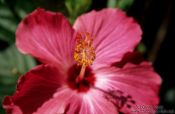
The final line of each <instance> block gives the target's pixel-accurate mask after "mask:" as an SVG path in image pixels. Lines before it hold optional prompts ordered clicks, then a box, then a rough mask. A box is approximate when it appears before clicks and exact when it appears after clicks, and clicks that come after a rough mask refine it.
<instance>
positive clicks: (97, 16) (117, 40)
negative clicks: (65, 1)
mask: <svg viewBox="0 0 175 114" xmlns="http://www.w3.org/2000/svg"><path fill="white" fill-rule="evenodd" d="M74 28H75V30H77V31H80V32H88V33H90V34H91V35H92V37H94V42H93V45H94V47H95V50H96V60H95V61H94V63H107V64H110V63H112V62H116V61H120V60H121V58H122V56H123V55H124V54H125V53H126V52H130V51H133V49H134V48H135V46H136V45H137V44H138V43H139V41H140V39H141V34H142V31H141V29H140V26H139V25H138V24H137V23H136V22H135V21H134V19H133V18H129V17H127V16H126V14H125V13H124V12H123V11H121V10H119V9H109V8H108V9H103V10H101V11H92V12H90V13H87V14H84V15H82V16H80V17H79V18H78V19H77V20H76V22H75V24H74Z"/></svg>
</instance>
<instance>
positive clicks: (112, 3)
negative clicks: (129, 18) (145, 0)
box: [107, 0, 134, 11]
mask: <svg viewBox="0 0 175 114" xmlns="http://www.w3.org/2000/svg"><path fill="white" fill-rule="evenodd" d="M133 3H134V0H108V3H107V6H108V7H112V8H115V7H117V8H120V9H122V10H125V11H127V10H128V9H129V8H130V7H131V5H132V4H133Z"/></svg>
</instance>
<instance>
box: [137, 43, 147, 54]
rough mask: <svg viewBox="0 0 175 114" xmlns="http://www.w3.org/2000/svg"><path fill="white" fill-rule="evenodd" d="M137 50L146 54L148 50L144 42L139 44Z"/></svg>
mask: <svg viewBox="0 0 175 114" xmlns="http://www.w3.org/2000/svg"><path fill="white" fill-rule="evenodd" d="M137 51H138V52H140V53H143V54H144V53H145V52H146V51H147V50H146V46H145V45H144V44H143V43H140V44H139V45H138V46H137Z"/></svg>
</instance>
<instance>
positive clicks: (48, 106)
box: [34, 87, 81, 114]
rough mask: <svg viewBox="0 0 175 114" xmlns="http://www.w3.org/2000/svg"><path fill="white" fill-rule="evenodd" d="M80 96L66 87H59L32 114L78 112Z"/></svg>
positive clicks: (73, 113) (69, 113) (75, 113)
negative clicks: (51, 96) (50, 97)
mask: <svg viewBox="0 0 175 114" xmlns="http://www.w3.org/2000/svg"><path fill="white" fill-rule="evenodd" d="M80 101H81V97H80V96H78V95H77V93H75V92H73V91H72V90H70V89H69V88H67V87H65V88H64V87H63V88H61V89H59V90H58V91H57V92H56V94H55V95H54V96H53V98H52V99H50V100H48V101H47V102H45V103H44V104H43V105H42V106H41V107H40V108H39V109H38V110H37V111H36V112H35V113H34V114H64V113H65V114H78V113H77V109H79V107H80V103H81V102H80Z"/></svg>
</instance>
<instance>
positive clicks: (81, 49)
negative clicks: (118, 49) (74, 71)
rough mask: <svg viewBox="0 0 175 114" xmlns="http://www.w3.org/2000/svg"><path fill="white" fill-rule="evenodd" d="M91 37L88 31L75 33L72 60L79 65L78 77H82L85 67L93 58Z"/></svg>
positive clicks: (93, 50)
mask: <svg viewBox="0 0 175 114" xmlns="http://www.w3.org/2000/svg"><path fill="white" fill-rule="evenodd" d="M92 41H93V38H92V36H91V35H90V34H89V33H84V34H80V33H77V35H76V46H75V49H74V60H75V61H76V62H77V65H78V66H81V70H80V74H79V79H80V80H81V79H83V78H84V74H85V70H86V67H87V66H89V65H91V64H92V63H93V61H94V60H95V57H96V54H95V49H94V47H93V46H92Z"/></svg>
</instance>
